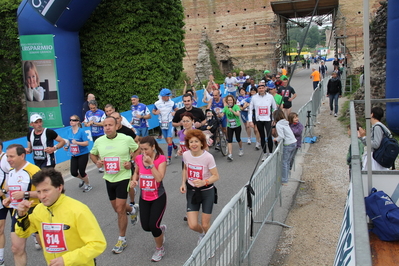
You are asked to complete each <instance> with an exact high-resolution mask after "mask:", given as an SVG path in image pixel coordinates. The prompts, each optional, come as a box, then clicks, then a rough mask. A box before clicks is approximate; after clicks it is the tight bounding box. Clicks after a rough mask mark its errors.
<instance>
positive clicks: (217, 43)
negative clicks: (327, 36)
mask: <svg viewBox="0 0 399 266" xmlns="http://www.w3.org/2000/svg"><path fill="white" fill-rule="evenodd" d="M182 4H183V7H184V10H185V11H184V13H185V23H186V25H185V28H184V29H185V31H186V36H185V41H184V42H185V46H186V50H187V54H188V56H186V57H185V58H184V60H183V66H184V71H186V72H187V73H188V75H189V76H191V77H192V78H193V77H194V75H195V70H197V74H198V75H199V76H201V77H206V79H207V76H208V75H209V72H208V71H206V69H205V65H204V60H206V59H204V58H205V57H206V52H207V51H206V50H207V49H208V48H207V47H206V46H204V45H203V43H204V39H206V40H208V41H209V42H210V43H211V44H212V46H213V50H214V52H215V56H216V58H217V60H218V61H219V62H220V68H221V70H223V72H227V71H229V70H232V67H234V68H240V69H259V70H261V69H266V68H268V69H271V70H272V69H273V68H274V69H277V62H276V61H277V60H278V53H279V50H278V49H277V48H276V44H277V42H278V39H281V36H282V33H281V32H280V27H279V26H280V21H279V18H278V17H277V16H276V15H275V14H274V13H273V11H272V9H271V6H270V1H269V0H249V1H248V0H244V1H224V0H223V1H222V0H213V1H209V0H182ZM197 64H199V66H197Z"/></svg>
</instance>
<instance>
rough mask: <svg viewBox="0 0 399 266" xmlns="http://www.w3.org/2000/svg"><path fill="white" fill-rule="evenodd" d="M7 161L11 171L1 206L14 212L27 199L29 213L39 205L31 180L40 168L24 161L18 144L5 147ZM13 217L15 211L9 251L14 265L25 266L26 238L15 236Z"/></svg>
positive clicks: (23, 150) (23, 152) (24, 155)
mask: <svg viewBox="0 0 399 266" xmlns="http://www.w3.org/2000/svg"><path fill="white" fill-rule="evenodd" d="M7 161H8V163H9V164H10V166H11V167H12V168H13V169H12V170H11V171H10V173H9V176H8V180H7V187H8V194H7V198H5V199H4V200H3V205H4V206H6V207H9V208H13V209H14V210H15V209H16V208H17V205H18V203H19V202H21V201H22V200H23V199H27V200H29V201H30V202H31V206H30V209H29V212H32V211H33V208H34V207H35V206H36V205H37V204H39V200H38V199H37V193H36V188H35V186H34V185H32V182H31V179H32V176H33V175H34V174H35V173H37V172H38V171H40V168H39V167H38V166H36V165H34V164H31V163H30V162H28V161H26V150H25V148H24V147H23V146H22V145H19V144H11V145H10V146H8V147H7ZM3 193H4V192H3ZM14 215H15V211H13V215H12V216H11V245H12V246H11V250H12V252H13V254H14V263H15V265H16V266H24V265H26V251H25V246H26V238H19V237H18V236H17V235H16V234H15V223H16V221H17V220H16V218H15V216H14ZM39 248H40V246H39Z"/></svg>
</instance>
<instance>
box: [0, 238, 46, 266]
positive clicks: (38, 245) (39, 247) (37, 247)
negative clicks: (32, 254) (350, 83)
mask: <svg viewBox="0 0 399 266" xmlns="http://www.w3.org/2000/svg"><path fill="white" fill-rule="evenodd" d="M32 237H33V241H35V249H37V250H41V249H42V247H41V246H40V244H39V243H38V242H37V240H36V234H32ZM0 265H1V264H0Z"/></svg>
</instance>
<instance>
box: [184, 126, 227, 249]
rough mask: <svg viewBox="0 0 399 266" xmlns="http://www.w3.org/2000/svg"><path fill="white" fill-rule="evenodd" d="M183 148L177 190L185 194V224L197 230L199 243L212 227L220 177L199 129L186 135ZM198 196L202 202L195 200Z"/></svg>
mask: <svg viewBox="0 0 399 266" xmlns="http://www.w3.org/2000/svg"><path fill="white" fill-rule="evenodd" d="M185 141H186V147H188V148H189V150H188V151H186V152H185V153H183V161H184V169H183V172H182V184H181V186H180V192H181V193H186V198H187V218H188V226H189V227H190V229H191V230H193V231H195V232H198V233H199V237H198V242H197V244H199V243H200V242H201V240H202V238H203V237H204V236H205V234H206V232H207V231H208V229H209V228H210V226H211V217H212V209H213V204H214V203H215V201H216V200H217V198H215V194H216V188H215V187H214V185H213V184H214V183H215V182H216V181H218V180H219V173H218V170H217V168H216V163H215V159H214V158H213V156H212V154H210V153H209V152H207V151H206V150H204V149H205V147H206V146H207V144H206V138H205V135H204V134H203V133H202V132H201V131H200V130H198V129H193V130H190V131H188V132H187V134H186V138H185ZM199 198H201V199H202V200H201V201H198V199H199ZM200 207H202V214H201V223H199V222H198V216H199V210H200Z"/></svg>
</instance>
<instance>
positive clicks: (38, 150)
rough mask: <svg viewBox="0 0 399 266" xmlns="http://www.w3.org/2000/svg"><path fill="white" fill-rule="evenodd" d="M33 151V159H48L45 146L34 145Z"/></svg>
mask: <svg viewBox="0 0 399 266" xmlns="http://www.w3.org/2000/svg"><path fill="white" fill-rule="evenodd" d="M32 151H33V159H35V160H45V159H46V153H45V152H44V147H43V146H33V147H32Z"/></svg>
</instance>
